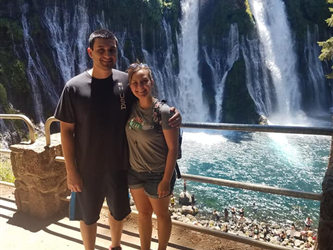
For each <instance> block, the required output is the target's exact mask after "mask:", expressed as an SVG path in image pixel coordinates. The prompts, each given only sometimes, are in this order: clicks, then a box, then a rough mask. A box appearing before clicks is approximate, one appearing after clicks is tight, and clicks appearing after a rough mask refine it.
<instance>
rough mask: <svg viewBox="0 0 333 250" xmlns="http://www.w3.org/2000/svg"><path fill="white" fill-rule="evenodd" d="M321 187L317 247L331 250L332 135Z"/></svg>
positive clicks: (332, 245)
mask: <svg viewBox="0 0 333 250" xmlns="http://www.w3.org/2000/svg"><path fill="white" fill-rule="evenodd" d="M322 189H323V199H322V201H321V203H320V218H319V228H318V247H317V249H319V250H333V137H332V140H331V149H330V157H329V161H328V167H327V170H326V173H325V177H324V181H323V184H322Z"/></svg>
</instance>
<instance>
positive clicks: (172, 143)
mask: <svg viewBox="0 0 333 250" xmlns="http://www.w3.org/2000/svg"><path fill="white" fill-rule="evenodd" d="M128 80H129V86H130V89H131V91H132V92H133V94H134V95H135V96H136V97H137V98H138V101H137V102H136V103H135V104H134V105H133V108H132V112H131V115H130V117H129V119H128V122H127V125H126V135H127V139H128V143H129V149H130V157H129V158H130V163H131V167H132V168H131V170H130V171H129V174H128V184H129V188H130V190H131V194H132V196H133V199H134V202H135V205H136V207H137V210H138V212H139V234H140V242H141V249H142V250H149V249H150V241H151V235H152V218H151V216H152V213H153V212H154V213H155V214H156V216H157V227H158V245H159V247H158V249H159V250H164V249H166V248H167V244H168V241H169V238H170V234H171V218H170V214H169V210H168V207H169V202H170V196H171V193H172V191H173V187H174V184H175V180H176V176H175V171H174V169H175V165H176V160H177V154H178V128H172V127H170V126H169V124H168V119H169V118H170V117H171V116H172V113H170V108H169V107H168V106H167V105H166V104H163V105H161V104H160V103H159V102H158V100H157V99H156V98H154V97H153V95H152V88H153V86H154V80H153V78H152V73H151V70H150V68H149V67H148V66H147V65H146V64H142V63H140V64H139V63H134V64H131V65H130V67H129V68H128ZM157 107H159V112H160V114H161V121H158V119H156V117H157V114H156V112H157V111H156V108H157Z"/></svg>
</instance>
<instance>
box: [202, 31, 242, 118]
mask: <svg viewBox="0 0 333 250" xmlns="http://www.w3.org/2000/svg"><path fill="white" fill-rule="evenodd" d="M238 39H239V37H238V26H237V24H231V26H230V31H229V34H228V36H227V37H224V38H222V44H225V47H226V52H224V51H221V50H218V49H212V51H211V53H210V55H209V53H208V50H207V48H205V47H204V48H203V51H204V56H205V60H206V62H207V64H208V66H209V67H210V69H211V71H212V76H213V79H212V80H213V81H214V86H215V92H216V94H215V105H216V111H215V119H214V120H215V122H221V121H222V105H223V91H224V86H225V81H226V79H227V76H228V73H229V71H230V70H231V68H232V66H233V65H234V63H235V61H237V60H238V58H239V41H238Z"/></svg>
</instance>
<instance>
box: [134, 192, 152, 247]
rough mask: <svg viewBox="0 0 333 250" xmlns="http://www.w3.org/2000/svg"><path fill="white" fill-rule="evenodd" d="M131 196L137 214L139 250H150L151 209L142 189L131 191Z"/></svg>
mask: <svg viewBox="0 0 333 250" xmlns="http://www.w3.org/2000/svg"><path fill="white" fill-rule="evenodd" d="M131 194H132V196H133V199H134V202H135V206H136V208H137V209H138V212H139V234H140V243H141V250H150V242H151V234H152V227H153V226H152V218H151V216H152V214H153V208H152V206H151V204H150V201H149V199H148V197H147V195H146V194H145V193H144V189H143V188H139V189H131Z"/></svg>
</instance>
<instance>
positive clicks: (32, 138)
mask: <svg viewBox="0 0 333 250" xmlns="http://www.w3.org/2000/svg"><path fill="white" fill-rule="evenodd" d="M0 119H7V120H23V121H24V122H25V124H27V126H28V129H29V135H30V141H31V143H34V142H35V141H36V136H35V128H34V125H33V124H32V122H31V120H30V119H29V118H28V117H26V116H25V115H14V114H10V115H8V114H0Z"/></svg>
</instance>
